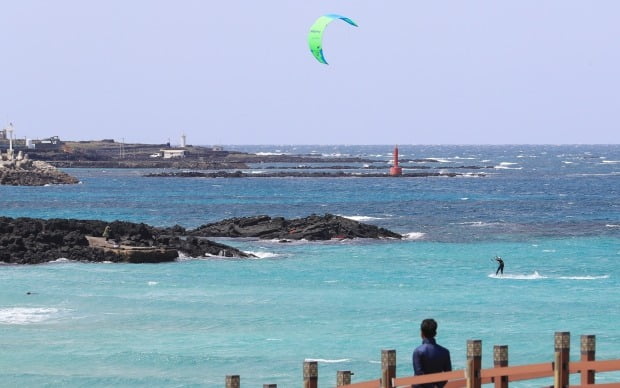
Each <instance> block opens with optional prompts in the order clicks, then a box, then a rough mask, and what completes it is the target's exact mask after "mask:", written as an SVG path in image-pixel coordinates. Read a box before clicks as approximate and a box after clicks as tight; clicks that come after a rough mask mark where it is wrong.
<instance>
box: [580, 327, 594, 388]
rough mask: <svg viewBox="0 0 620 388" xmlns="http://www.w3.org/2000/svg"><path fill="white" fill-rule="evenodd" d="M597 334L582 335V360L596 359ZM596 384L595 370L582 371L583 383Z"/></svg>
mask: <svg viewBox="0 0 620 388" xmlns="http://www.w3.org/2000/svg"><path fill="white" fill-rule="evenodd" d="M595 352H596V336H594V335H582V336H581V361H594V360H595V359H596V356H595ZM587 384H594V371H593V370H589V369H588V370H582V371H581V385H587Z"/></svg>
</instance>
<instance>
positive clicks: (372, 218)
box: [338, 214, 383, 222]
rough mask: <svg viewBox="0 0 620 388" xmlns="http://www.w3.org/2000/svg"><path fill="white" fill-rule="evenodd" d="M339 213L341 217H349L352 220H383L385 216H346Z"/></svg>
mask: <svg viewBox="0 0 620 388" xmlns="http://www.w3.org/2000/svg"><path fill="white" fill-rule="evenodd" d="M338 215H339V216H340V217H344V218H348V219H350V220H353V221H357V222H364V221H375V220H382V219H383V218H380V217H372V216H345V215H343V214H338Z"/></svg>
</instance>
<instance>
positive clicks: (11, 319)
mask: <svg viewBox="0 0 620 388" xmlns="http://www.w3.org/2000/svg"><path fill="white" fill-rule="evenodd" d="M59 312H60V310H59V309H57V308H53V307H8V308H3V309H0V324H5V325H28V324H31V323H40V322H44V321H47V320H48V319H51V318H53V317H55V316H57V315H58V313H59Z"/></svg>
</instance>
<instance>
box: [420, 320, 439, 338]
mask: <svg viewBox="0 0 620 388" xmlns="http://www.w3.org/2000/svg"><path fill="white" fill-rule="evenodd" d="M420 330H421V331H422V335H424V337H425V338H435V336H436V335H437V322H435V320H434V319H432V318H429V319H425V320H423V321H422V324H421V325H420Z"/></svg>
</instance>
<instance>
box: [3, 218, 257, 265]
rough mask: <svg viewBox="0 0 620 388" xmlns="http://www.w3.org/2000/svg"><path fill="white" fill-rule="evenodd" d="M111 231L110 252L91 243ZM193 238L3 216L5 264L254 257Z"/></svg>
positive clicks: (180, 232)
mask: <svg viewBox="0 0 620 388" xmlns="http://www.w3.org/2000/svg"><path fill="white" fill-rule="evenodd" d="M106 226H110V242H109V244H110V246H109V248H110V249H103V248H102V247H101V246H93V244H89V241H88V239H87V236H97V237H100V236H101V235H102V233H103V231H104V229H105V227H106ZM187 234H188V233H187V232H186V230H185V229H184V228H182V227H180V226H175V227H172V228H156V227H153V226H149V225H146V224H136V223H131V222H122V221H114V222H110V223H108V222H105V221H98V220H74V219H50V220H43V219H36V218H8V217H0V262H5V263H15V264H39V263H45V262H49V261H54V260H58V259H60V258H66V259H69V260H79V261H96V262H100V261H111V262H134V263H135V262H148V263H152V262H163V261H173V260H174V259H175V258H176V257H177V256H178V253H179V252H180V253H183V254H185V255H188V256H191V257H202V256H205V255H209V256H211V255H213V256H223V257H251V256H252V255H249V254H246V253H245V252H242V251H240V250H238V249H235V248H233V247H230V246H227V245H224V244H219V243H216V242H213V241H209V240H206V239H203V238H197V237H194V236H189V237H184V236H186V235H187ZM103 240H104V239H103ZM122 247H143V248H147V247H151V248H152V249H151V250H149V249H148V248H147V249H135V251H136V252H137V253H131V252H129V251H130V250H132V249H131V248H127V249H124V250H123V248H122ZM169 251H176V252H177V254H176V255H171V254H170V252H169ZM149 253H150V254H149ZM162 253H165V254H162Z"/></svg>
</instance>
